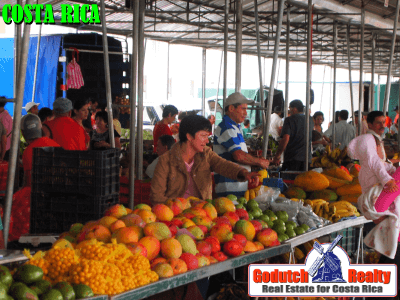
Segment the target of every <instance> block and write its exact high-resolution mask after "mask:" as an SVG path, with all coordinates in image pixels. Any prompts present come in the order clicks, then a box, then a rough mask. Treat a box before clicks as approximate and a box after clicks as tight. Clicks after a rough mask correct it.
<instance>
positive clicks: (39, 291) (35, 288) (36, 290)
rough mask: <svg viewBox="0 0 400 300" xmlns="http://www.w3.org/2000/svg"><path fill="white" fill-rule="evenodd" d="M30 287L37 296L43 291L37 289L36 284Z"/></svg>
mask: <svg viewBox="0 0 400 300" xmlns="http://www.w3.org/2000/svg"><path fill="white" fill-rule="evenodd" d="M30 289H31V290H32V291H34V292H35V293H36V295H38V296H39V295H41V294H43V291H42V290H41V289H39V288H38V287H37V286H31V287H30Z"/></svg>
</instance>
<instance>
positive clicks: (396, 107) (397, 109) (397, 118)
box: [393, 106, 399, 123]
mask: <svg viewBox="0 0 400 300" xmlns="http://www.w3.org/2000/svg"><path fill="white" fill-rule="evenodd" d="M393 111H395V112H396V117H395V118H394V121H393V122H394V123H397V121H398V120H399V106H395V108H394V109H393Z"/></svg>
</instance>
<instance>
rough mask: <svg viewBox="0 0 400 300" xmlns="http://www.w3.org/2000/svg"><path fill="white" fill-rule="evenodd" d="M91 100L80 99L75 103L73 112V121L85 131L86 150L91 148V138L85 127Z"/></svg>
mask: <svg viewBox="0 0 400 300" xmlns="http://www.w3.org/2000/svg"><path fill="white" fill-rule="evenodd" d="M89 106H90V104H89V100H87V99H79V100H76V101H75V102H74V109H73V110H72V119H73V120H74V121H75V122H76V123H78V124H79V126H81V127H82V128H83V129H84V132H85V143H86V148H89V142H90V136H89V133H88V132H87V131H86V129H85V126H83V121H84V120H87V117H88V115H89Z"/></svg>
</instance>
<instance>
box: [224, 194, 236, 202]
mask: <svg viewBox="0 0 400 300" xmlns="http://www.w3.org/2000/svg"><path fill="white" fill-rule="evenodd" d="M226 198H228V199H229V200H231V201H237V197H236V196H235V195H232V194H230V195H228V196H226Z"/></svg>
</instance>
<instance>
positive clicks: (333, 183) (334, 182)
mask: <svg viewBox="0 0 400 300" xmlns="http://www.w3.org/2000/svg"><path fill="white" fill-rule="evenodd" d="M325 177H326V178H327V179H328V181H329V188H330V189H332V190H335V189H337V188H339V187H341V186H343V185H346V184H350V183H351V181H347V180H342V179H338V178H335V177H332V176H329V175H325Z"/></svg>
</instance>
